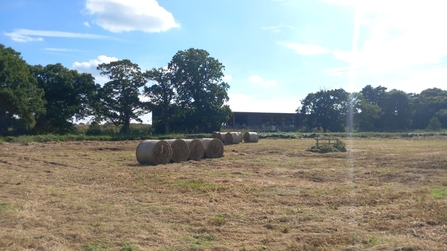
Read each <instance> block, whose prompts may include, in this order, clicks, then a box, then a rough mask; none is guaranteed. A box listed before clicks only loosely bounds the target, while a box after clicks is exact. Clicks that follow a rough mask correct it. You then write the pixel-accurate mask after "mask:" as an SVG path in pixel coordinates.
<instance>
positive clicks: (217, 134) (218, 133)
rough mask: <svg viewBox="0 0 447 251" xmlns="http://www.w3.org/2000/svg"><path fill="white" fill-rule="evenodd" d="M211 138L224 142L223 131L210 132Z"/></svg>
mask: <svg viewBox="0 0 447 251" xmlns="http://www.w3.org/2000/svg"><path fill="white" fill-rule="evenodd" d="M212 138H215V139H220V141H222V143H225V133H221V132H217V131H214V132H213V134H212Z"/></svg>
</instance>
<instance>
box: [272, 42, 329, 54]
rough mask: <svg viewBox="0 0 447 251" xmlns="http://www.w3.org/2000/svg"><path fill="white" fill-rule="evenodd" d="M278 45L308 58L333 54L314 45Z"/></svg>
mask: <svg viewBox="0 0 447 251" xmlns="http://www.w3.org/2000/svg"><path fill="white" fill-rule="evenodd" d="M276 44H277V45H281V46H284V47H287V48H289V49H292V50H294V51H295V52H296V53H298V54H300V55H306V56H311V55H319V54H326V53H329V52H331V51H330V50H329V49H326V48H324V47H321V46H318V45H313V44H297V43H285V42H277V43H276Z"/></svg>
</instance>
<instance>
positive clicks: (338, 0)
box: [324, 0, 447, 72]
mask: <svg viewBox="0 0 447 251" xmlns="http://www.w3.org/2000/svg"><path fill="white" fill-rule="evenodd" d="M324 1H325V2H327V3H330V4H337V5H344V6H351V7H352V8H354V10H355V11H356V14H357V17H358V20H357V21H358V22H359V25H360V28H361V29H362V30H364V31H367V39H366V40H365V41H364V42H363V44H360V45H359V46H358V48H359V50H358V52H357V53H352V52H342V51H334V52H333V55H334V57H335V58H337V59H339V60H342V61H345V62H347V63H349V64H355V65H356V67H357V68H365V69H368V70H371V71H375V72H386V71H394V70H396V69H400V68H407V67H412V66H421V65H430V64H438V63H440V62H441V58H442V57H444V56H447V46H445V45H446V44H447V36H446V35H445V34H444V32H443V31H444V29H445V27H444V26H445V23H446V22H447V15H445V13H444V12H445V11H444V10H445V2H444V1H437V0H427V1H405V2H402V1H385V0H365V1H354V0H324Z"/></svg>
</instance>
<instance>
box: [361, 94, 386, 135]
mask: <svg viewBox="0 0 447 251" xmlns="http://www.w3.org/2000/svg"><path fill="white" fill-rule="evenodd" d="M360 100H361V101H360V105H359V110H360V112H359V113H358V114H357V116H356V119H357V125H358V130H359V131H363V132H370V131H375V130H377V126H378V123H379V121H380V113H381V109H380V107H379V106H378V105H375V104H371V103H370V102H368V101H366V100H365V99H364V97H363V95H360Z"/></svg>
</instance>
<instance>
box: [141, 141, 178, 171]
mask: <svg viewBox="0 0 447 251" xmlns="http://www.w3.org/2000/svg"><path fill="white" fill-rule="evenodd" d="M136 155H137V161H138V162H139V163H140V164H149V165H158V164H167V163H169V162H170V161H171V158H172V148H171V145H169V143H168V142H166V141H164V140H144V141H143V142H141V143H140V144H139V145H138V146H137V151H136Z"/></svg>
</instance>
